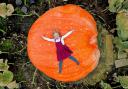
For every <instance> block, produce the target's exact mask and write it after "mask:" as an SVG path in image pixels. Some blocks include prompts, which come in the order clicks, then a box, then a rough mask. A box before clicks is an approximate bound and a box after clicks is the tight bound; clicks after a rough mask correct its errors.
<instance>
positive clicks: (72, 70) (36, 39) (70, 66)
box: [27, 4, 100, 82]
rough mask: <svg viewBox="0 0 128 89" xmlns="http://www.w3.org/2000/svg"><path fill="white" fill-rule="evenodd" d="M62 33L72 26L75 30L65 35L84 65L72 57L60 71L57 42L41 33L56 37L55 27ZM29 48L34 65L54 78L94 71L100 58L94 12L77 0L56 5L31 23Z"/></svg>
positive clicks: (66, 79) (77, 77) (66, 78)
mask: <svg viewBox="0 0 128 89" xmlns="http://www.w3.org/2000/svg"><path fill="white" fill-rule="evenodd" d="M56 28H57V29H59V32H60V33H61V35H64V34H65V33H67V32H68V31H69V30H71V29H74V32H73V33H72V34H71V35H70V36H69V37H67V38H66V39H65V43H66V45H67V46H68V47H69V48H70V49H71V50H72V51H73V54H72V55H73V56H74V57H75V58H77V60H78V61H79V62H80V65H76V63H75V62H73V61H72V60H69V59H68V58H67V59H65V60H64V61H63V66H62V73H61V74H60V73H58V63H59V62H58V61H57V54H56V47H55V43H54V42H48V41H46V40H43V39H42V38H41V36H46V37H49V38H52V33H53V30H54V29H56ZM27 51H28V56H29V58H30V61H31V62H32V63H33V65H34V66H35V67H36V68H37V69H39V70H40V71H42V72H43V73H44V74H46V75H47V76H49V77H50V78H52V79H55V80H58V81H63V82H71V81H77V80H80V79H81V78H84V77H85V76H87V75H88V74H89V73H90V72H92V71H93V70H94V69H95V68H96V66H97V64H98V61H99V57H100V52H99V49H98V46H97V27H96V22H95V20H94V18H93V17H92V15H91V14H89V13H88V12H87V11H86V10H84V9H82V8H81V7H79V6H77V5H73V4H67V5H64V6H58V7H55V8H52V9H50V10H48V11H47V12H45V13H44V14H43V15H42V16H40V17H39V18H38V19H37V20H36V21H35V23H34V24H33V25H32V26H31V28H30V31H29V34H28V43H27Z"/></svg>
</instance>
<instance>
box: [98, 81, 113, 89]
mask: <svg viewBox="0 0 128 89" xmlns="http://www.w3.org/2000/svg"><path fill="white" fill-rule="evenodd" d="M100 85H101V87H102V89H112V87H111V86H110V85H109V84H108V83H104V82H103V81H101V82H100Z"/></svg>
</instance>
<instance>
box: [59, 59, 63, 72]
mask: <svg viewBox="0 0 128 89" xmlns="http://www.w3.org/2000/svg"><path fill="white" fill-rule="evenodd" d="M62 64H63V61H62V60H60V61H59V73H61V72H62Z"/></svg>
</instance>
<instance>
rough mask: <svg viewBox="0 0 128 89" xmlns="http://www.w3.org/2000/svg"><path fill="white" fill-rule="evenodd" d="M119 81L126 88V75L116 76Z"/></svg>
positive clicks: (127, 87)
mask: <svg viewBox="0 0 128 89" xmlns="http://www.w3.org/2000/svg"><path fill="white" fill-rule="evenodd" d="M118 78H119V82H120V84H121V86H122V87H123V88H124V89H128V76H118Z"/></svg>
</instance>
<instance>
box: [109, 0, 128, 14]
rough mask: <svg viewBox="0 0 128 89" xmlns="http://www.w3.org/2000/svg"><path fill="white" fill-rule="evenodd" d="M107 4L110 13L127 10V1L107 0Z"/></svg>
mask: <svg viewBox="0 0 128 89" xmlns="http://www.w3.org/2000/svg"><path fill="white" fill-rule="evenodd" d="M108 3H109V10H110V11H111V12H119V11H122V10H128V0H108Z"/></svg>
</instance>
